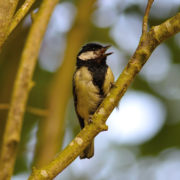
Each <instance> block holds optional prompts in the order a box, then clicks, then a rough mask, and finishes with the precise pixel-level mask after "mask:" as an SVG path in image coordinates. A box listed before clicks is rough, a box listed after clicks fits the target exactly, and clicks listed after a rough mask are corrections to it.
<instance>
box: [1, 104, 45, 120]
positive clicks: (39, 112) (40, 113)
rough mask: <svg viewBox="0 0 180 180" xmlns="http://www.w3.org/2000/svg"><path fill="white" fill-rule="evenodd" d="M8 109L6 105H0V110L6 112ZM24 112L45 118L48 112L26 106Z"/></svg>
mask: <svg viewBox="0 0 180 180" xmlns="http://www.w3.org/2000/svg"><path fill="white" fill-rule="evenodd" d="M9 107H10V105H9V104H7V103H0V110H8V109H9ZM26 111H27V112H28V113H31V114H33V115H36V116H42V117H46V116H47V115H48V111H47V110H46V109H40V108H35V107H31V106H28V107H27V108H26Z"/></svg>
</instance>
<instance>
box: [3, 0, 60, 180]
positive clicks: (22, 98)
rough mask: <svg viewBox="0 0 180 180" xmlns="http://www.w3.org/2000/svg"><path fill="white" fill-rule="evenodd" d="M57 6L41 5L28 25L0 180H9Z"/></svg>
mask: <svg viewBox="0 0 180 180" xmlns="http://www.w3.org/2000/svg"><path fill="white" fill-rule="evenodd" d="M11 1H12V0H11ZM57 3H58V0H44V1H43V3H42V5H41V7H40V9H39V12H38V14H37V17H36V18H35V20H34V22H33V24H32V27H31V29H30V32H29V35H28V38H27V41H26V44H25V47H24V50H23V53H22V57H21V62H20V66H19V69H18V73H17V77H16V80H15V84H14V88H13V93H12V99H11V104H10V109H9V113H8V119H7V123H6V127H5V132H4V137H3V143H2V150H1V157H0V169H1V171H0V179H3V180H6V179H10V177H11V175H12V173H13V167H14V163H15V160H16V153H17V147H18V144H19V141H20V134H21V127H22V123H23V116H24V111H25V106H26V102H27V98H28V95H29V91H30V89H31V87H32V85H33V83H32V75H33V71H34V68H35V65H36V60H37V56H38V53H39V49H40V46H41V42H42V39H43V36H44V33H45V31H46V28H47V25H48V21H49V19H50V16H51V13H52V11H53V9H54V7H55V5H56V4H57Z"/></svg>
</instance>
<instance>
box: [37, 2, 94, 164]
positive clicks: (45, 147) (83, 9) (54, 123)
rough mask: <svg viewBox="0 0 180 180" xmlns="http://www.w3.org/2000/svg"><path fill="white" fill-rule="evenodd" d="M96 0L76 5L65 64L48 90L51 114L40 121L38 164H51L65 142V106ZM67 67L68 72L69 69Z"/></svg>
mask: <svg viewBox="0 0 180 180" xmlns="http://www.w3.org/2000/svg"><path fill="white" fill-rule="evenodd" d="M95 2H96V0H89V1H84V0H81V1H79V3H78V6H77V16H76V19H75V24H74V26H73V27H72V29H71V31H70V32H69V34H68V37H67V47H66V51H65V55H64V59H63V64H62V65H61V67H60V69H59V70H58V72H57V73H56V76H55V79H54V81H53V83H52V86H51V92H50V94H49V99H48V100H49V102H48V103H49V104H48V105H49V114H48V117H47V118H46V119H45V120H43V121H42V123H41V124H40V127H39V128H40V133H39V134H40V136H39V142H38V143H37V144H38V146H37V149H36V150H37V151H36V152H37V153H36V157H37V158H36V160H35V165H36V166H37V167H42V166H44V165H46V164H48V163H49V162H50V161H51V160H52V159H53V157H54V156H55V154H56V153H57V152H58V151H59V149H60V147H61V146H62V143H63V138H64V128H65V119H66V118H65V115H66V108H67V104H68V101H69V98H70V94H71V87H72V76H73V72H74V67H75V58H74V57H76V55H77V52H78V50H79V48H80V46H82V44H83V43H84V42H85V41H86V39H87V37H88V36H87V35H88V33H89V30H90V27H89V25H90V18H91V14H92V9H93V6H94V3H95ZM67 69H68V73H67Z"/></svg>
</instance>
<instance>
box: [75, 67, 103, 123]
mask: <svg viewBox="0 0 180 180" xmlns="http://www.w3.org/2000/svg"><path fill="white" fill-rule="evenodd" d="M75 81H78V83H76V88H75V91H76V95H77V112H78V114H79V115H80V116H81V117H82V118H83V119H84V120H88V119H89V115H90V114H92V113H94V111H95V110H96V109H97V107H98V105H99V104H100V102H101V97H100V95H99V88H98V87H97V86H95V85H94V84H93V82H92V76H91V74H90V72H89V71H88V70H87V69H86V68H81V69H80V71H79V72H77V74H76V76H75Z"/></svg>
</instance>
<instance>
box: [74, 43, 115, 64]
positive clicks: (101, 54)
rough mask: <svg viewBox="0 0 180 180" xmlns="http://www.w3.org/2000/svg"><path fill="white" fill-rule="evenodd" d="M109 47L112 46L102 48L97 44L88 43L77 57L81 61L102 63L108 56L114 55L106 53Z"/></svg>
mask: <svg viewBox="0 0 180 180" xmlns="http://www.w3.org/2000/svg"><path fill="white" fill-rule="evenodd" d="M109 47H110V45H108V46H102V45H100V44H96V43H88V44H86V45H85V46H83V47H82V49H81V50H80V52H79V53H78V56H77V57H78V59H80V60H81V61H89V60H91V61H92V60H93V61H96V62H98V63H100V62H101V61H102V60H106V57H107V56H109V55H111V54H112V52H109V53H106V51H107V49H108V48H109Z"/></svg>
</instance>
